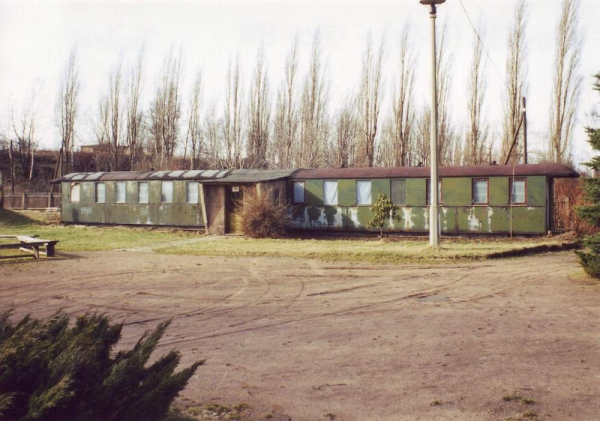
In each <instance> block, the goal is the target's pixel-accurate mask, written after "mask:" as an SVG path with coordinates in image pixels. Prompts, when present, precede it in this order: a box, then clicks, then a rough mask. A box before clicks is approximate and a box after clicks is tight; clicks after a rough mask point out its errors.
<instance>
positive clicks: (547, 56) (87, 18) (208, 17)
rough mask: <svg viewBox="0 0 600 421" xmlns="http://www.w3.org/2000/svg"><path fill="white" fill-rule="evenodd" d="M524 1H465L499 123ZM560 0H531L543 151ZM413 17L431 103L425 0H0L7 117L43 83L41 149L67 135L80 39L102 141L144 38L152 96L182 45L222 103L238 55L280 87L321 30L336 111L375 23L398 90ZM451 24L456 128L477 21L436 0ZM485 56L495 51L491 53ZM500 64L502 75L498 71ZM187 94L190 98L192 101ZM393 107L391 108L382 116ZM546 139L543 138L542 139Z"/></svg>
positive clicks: (580, 133)
mask: <svg viewBox="0 0 600 421" xmlns="http://www.w3.org/2000/svg"><path fill="white" fill-rule="evenodd" d="M516 1H517V0H462V2H463V4H464V6H465V8H466V10H467V12H468V13H469V15H470V16H471V18H472V19H473V21H475V22H477V21H481V23H482V25H483V27H484V28H485V36H484V45H485V47H486V49H487V50H488V52H489V53H490V55H491V59H492V62H493V64H492V63H488V66H487V67H488V76H487V77H488V96H487V104H488V109H487V118H488V120H489V122H490V123H491V124H492V126H494V127H497V126H498V125H499V121H500V119H501V114H502V111H501V110H502V103H501V100H502V89H503V80H502V78H503V77H504V67H505V60H506V54H507V48H506V44H507V37H508V31H509V27H510V24H511V22H512V13H513V9H514V6H515V4H516ZM560 4H561V0H529V25H528V27H527V42H528V50H529V54H528V66H529V79H528V82H529V92H528V95H527V100H528V122H529V134H530V140H531V142H533V143H534V145H533V149H534V151H535V150H536V149H537V150H539V149H540V147H541V142H542V141H543V139H544V134H545V132H546V130H547V121H548V113H549V106H550V104H549V101H550V90H551V88H552V68H553V61H554V45H555V42H554V37H555V32H556V29H555V28H556V25H557V20H558V16H559V13H560ZM599 17H600V3H599V2H598V0H581V23H580V27H581V31H582V33H583V35H584V39H585V45H584V49H583V57H582V62H581V69H580V71H581V75H582V76H583V77H584V82H583V84H584V86H583V91H582V95H581V101H580V108H579V124H578V128H577V133H576V136H575V151H574V152H575V154H574V156H575V161H576V162H581V161H585V160H586V159H587V158H588V157H589V153H590V152H589V151H590V149H589V147H588V146H587V142H586V135H585V132H584V126H585V125H586V124H587V123H588V122H589V119H588V115H589V113H590V111H591V109H592V107H593V106H594V105H595V104H597V103H598V102H600V101H599V99H600V97H599V96H598V93H597V92H593V91H592V90H591V84H592V82H593V79H592V75H593V74H595V73H597V72H599V71H600V55H599V54H598V51H597V46H598V45H600V25H599V24H598V18H599ZM405 22H410V25H411V27H412V36H413V42H414V46H415V48H416V49H417V50H418V51H419V52H420V54H419V60H418V62H417V78H418V80H417V95H416V99H417V101H418V102H419V103H420V104H426V103H427V101H429V72H430V64H429V60H430V55H429V51H430V50H429V48H430V34H429V24H430V21H429V17H428V11H427V8H426V7H425V6H422V5H420V4H419V1H418V0H370V1H364V0H363V1H358V0H318V1H317V0H247V1H239V0H238V1H233V0H221V1H217V0H213V1H209V0H198V1H191V0H189V1H179V0H171V1H167V0H164V1H158V0H155V1H148V0H71V1H66V0H0V124H2V125H3V126H4V125H5V124H6V121H7V119H8V117H9V115H10V109H11V107H14V108H17V109H18V108H19V107H20V106H21V104H23V103H25V102H26V101H27V100H28V99H29V98H30V96H31V91H32V89H33V88H36V89H37V92H38V94H37V96H38V103H37V106H38V109H39V124H38V125H39V134H40V140H41V144H42V146H43V147H57V146H58V145H59V143H60V142H59V137H58V132H57V130H56V127H55V119H54V105H55V103H56V95H57V92H58V86H59V80H60V74H61V72H62V69H63V68H64V66H65V63H66V61H67V57H68V55H69V52H70V51H71V50H72V49H73V48H76V49H77V53H78V63H79V68H80V79H81V95H80V109H81V114H82V116H81V118H80V120H79V128H78V132H79V136H78V144H84V143H93V139H92V138H91V136H90V131H89V119H90V118H91V117H92V116H93V114H94V113H95V111H96V108H97V102H98V98H99V96H100V94H103V93H104V91H105V90H106V84H107V80H108V77H107V75H108V73H109V71H110V69H111V67H113V66H114V64H115V63H116V62H117V61H118V60H119V58H120V57H122V58H123V60H124V63H125V64H128V63H129V62H131V61H132V60H134V58H135V56H136V54H137V52H138V51H139V49H140V46H141V45H142V44H145V77H144V92H143V101H144V103H145V104H147V102H148V101H149V100H150V97H151V92H152V90H153V88H154V87H155V86H156V79H157V76H158V72H159V69H160V66H161V63H162V60H163V59H164V57H165V54H166V53H167V52H168V51H169V49H170V48H172V47H175V48H176V49H181V50H182V53H183V60H184V88H186V89H185V92H184V93H187V91H189V89H187V88H188V87H189V85H190V84H191V82H192V79H193V76H194V74H195V72H196V70H197V69H202V71H203V75H204V87H205V89H204V94H205V98H206V99H205V101H206V102H207V103H210V102H213V101H219V99H220V97H222V96H223V93H224V89H225V74H226V70H227V66H228V64H229V62H230V60H232V59H233V58H234V57H235V56H236V55H237V54H239V57H240V60H241V63H242V69H243V71H244V76H245V80H246V82H248V80H249V79H250V77H251V72H252V68H253V64H254V59H255V56H256V53H257V50H258V49H259V48H260V47H261V46H262V47H263V48H264V50H265V54H266V57H267V61H268V69H269V75H270V77H269V79H270V83H271V86H270V88H271V92H272V94H273V96H274V94H275V92H276V91H277V88H278V86H279V83H280V81H281V79H282V76H283V66H284V62H285V57H286V55H287V53H288V51H289V48H290V45H291V43H292V41H293V39H294V37H295V36H296V34H297V35H298V37H299V41H300V48H301V69H300V70H301V72H303V71H304V69H305V67H306V66H305V63H306V57H307V55H308V53H309V50H310V45H311V43H312V39H313V37H314V33H315V31H317V30H319V31H320V32H321V38H322V48H323V58H324V60H325V61H326V63H327V76H328V78H329V81H330V94H331V99H332V101H331V105H332V112H334V111H335V108H337V105H339V103H340V101H342V100H343V99H344V98H345V97H347V96H348V95H351V94H353V93H354V92H355V91H356V88H357V85H358V80H359V75H360V66H361V55H362V53H363V51H364V48H365V41H366V38H367V34H368V33H369V31H371V32H372V34H373V37H374V39H375V40H379V39H380V38H381V37H382V36H385V38H386V50H387V59H386V64H385V78H386V79H385V87H386V97H387V99H388V100H389V98H390V97H391V90H392V86H393V77H394V74H395V72H394V67H395V65H396V63H397V60H396V56H397V51H398V38H399V33H400V31H401V29H402V27H403V25H404V24H405ZM444 22H446V23H447V25H448V46H449V49H450V51H451V53H452V56H453V67H452V69H453V75H452V77H453V79H452V80H453V91H452V103H453V105H454V106H453V108H452V113H453V117H454V122H455V124H456V125H457V126H460V125H463V124H465V123H466V116H465V109H466V92H467V88H466V86H467V85H466V84H467V81H468V68H469V62H470V53H471V45H472V36H473V31H472V29H471V26H470V25H469V23H468V20H467V17H466V14H465V12H464V11H463V9H462V7H461V4H460V0H447V2H446V3H445V4H443V5H442V6H440V7H439V8H438V24H439V25H438V28H441V26H442V25H443V24H444ZM486 61H487V59H486ZM494 66H495V67H496V68H497V69H498V70H499V72H500V75H499V74H498V73H497V72H496V71H495V70H494ZM186 100H187V99H186ZM387 112H389V110H388V109H385V110H383V114H386V113H387ZM536 143H537V144H536Z"/></svg>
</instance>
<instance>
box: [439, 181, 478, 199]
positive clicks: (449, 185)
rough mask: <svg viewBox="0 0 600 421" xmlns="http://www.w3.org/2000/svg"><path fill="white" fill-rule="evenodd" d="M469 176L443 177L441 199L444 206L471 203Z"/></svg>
mask: <svg viewBox="0 0 600 421" xmlns="http://www.w3.org/2000/svg"><path fill="white" fill-rule="evenodd" d="M471 180H472V179H471V178H463V177H460V178H444V180H443V182H442V199H443V202H444V206H469V205H470V204H471V203H472V200H473V198H472V197H471V189H472V185H471V183H472V181H471Z"/></svg>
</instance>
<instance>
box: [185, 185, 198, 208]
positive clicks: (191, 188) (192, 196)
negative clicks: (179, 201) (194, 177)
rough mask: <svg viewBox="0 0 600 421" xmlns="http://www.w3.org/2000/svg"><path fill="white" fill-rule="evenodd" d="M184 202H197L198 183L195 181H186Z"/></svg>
mask: <svg viewBox="0 0 600 421" xmlns="http://www.w3.org/2000/svg"><path fill="white" fill-rule="evenodd" d="M186 202H187V203H191V204H194V205H196V204H198V183H197V182H195V181H188V182H187V183H186Z"/></svg>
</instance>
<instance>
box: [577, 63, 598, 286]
mask: <svg viewBox="0 0 600 421" xmlns="http://www.w3.org/2000/svg"><path fill="white" fill-rule="evenodd" d="M595 78H596V83H595V85H594V89H595V90H597V91H600V73H598V74H597V75H596V76H595ZM587 132H588V136H589V139H588V142H589V143H590V145H591V146H592V149H594V150H596V151H600V128H591V127H588V128H587ZM585 165H586V166H588V167H589V168H591V169H592V170H593V171H594V172H596V173H597V172H598V171H600V156H594V157H593V158H592V159H591V160H590V161H589V162H586V163H585ZM583 181H584V187H583V190H584V192H585V200H586V202H587V203H586V205H585V206H581V207H579V208H578V209H577V212H578V213H579V216H580V217H581V218H583V219H585V220H587V221H588V222H590V223H592V224H593V225H594V226H596V227H598V226H600V178H591V177H590V178H585V179H584V180H583ZM583 244H584V245H585V246H586V247H587V249H588V251H578V252H576V253H577V256H578V257H579V262H580V263H581V265H582V266H583V268H584V269H585V271H586V272H587V273H588V274H589V275H590V276H593V277H594V278H600V234H595V235H591V236H588V237H586V238H585V240H584V242H583Z"/></svg>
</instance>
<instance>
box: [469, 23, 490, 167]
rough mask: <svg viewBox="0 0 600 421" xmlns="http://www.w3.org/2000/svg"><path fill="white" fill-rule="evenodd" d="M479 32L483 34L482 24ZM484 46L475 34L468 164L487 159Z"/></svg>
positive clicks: (480, 162)
mask: <svg viewBox="0 0 600 421" xmlns="http://www.w3.org/2000/svg"><path fill="white" fill-rule="evenodd" d="M478 32H479V34H481V36H483V30H481V25H480V29H479V31H478ZM482 53H483V46H482V43H481V41H480V38H479V36H477V34H475V35H474V36H473V56H472V58H471V72H470V80H469V104H468V109H469V130H468V132H467V136H466V142H465V148H464V153H465V156H464V162H465V163H466V164H468V165H481V164H483V163H484V161H485V150H486V146H487V139H488V136H489V127H488V125H487V124H486V123H485V121H484V120H483V118H484V117H483V107H484V103H485V93H486V87H487V82H486V66H485V63H484V62H483V60H482V58H483V57H482Z"/></svg>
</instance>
